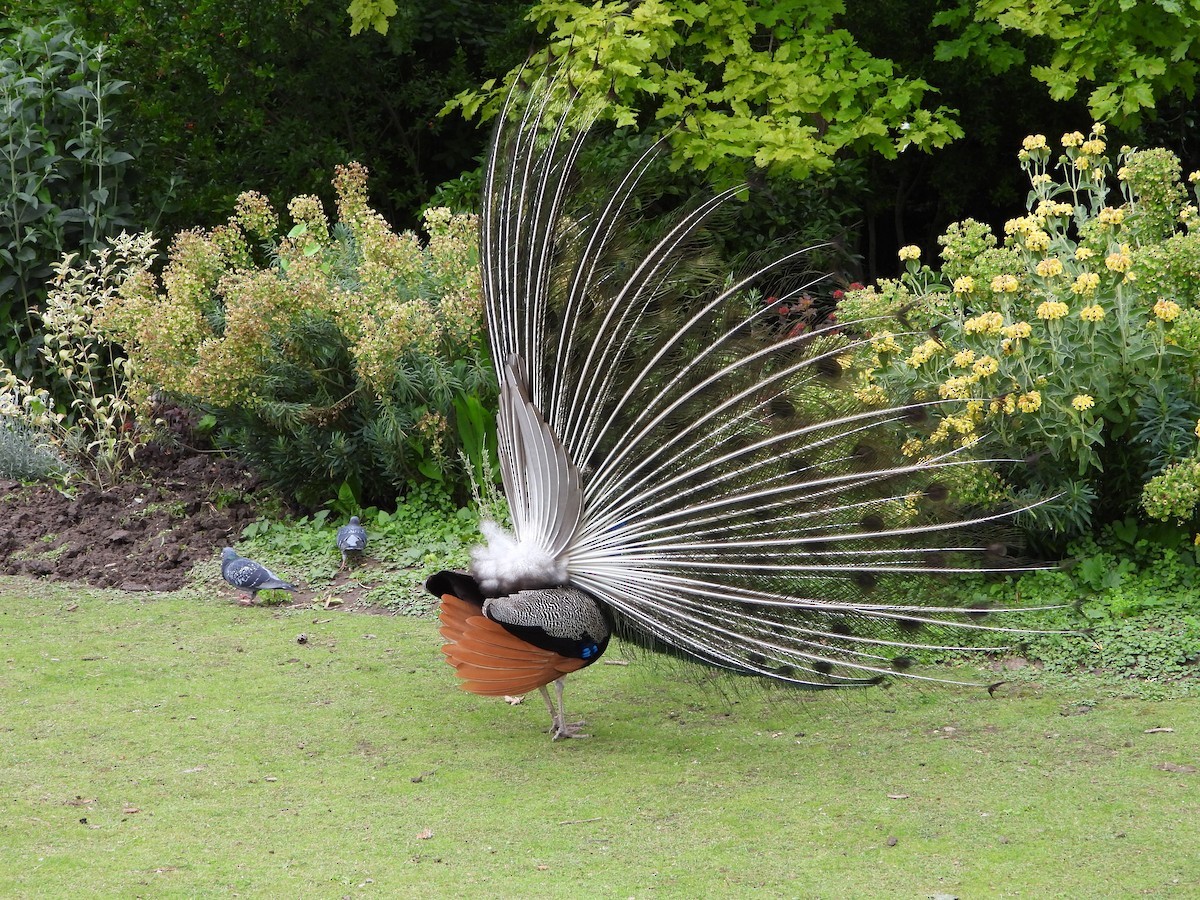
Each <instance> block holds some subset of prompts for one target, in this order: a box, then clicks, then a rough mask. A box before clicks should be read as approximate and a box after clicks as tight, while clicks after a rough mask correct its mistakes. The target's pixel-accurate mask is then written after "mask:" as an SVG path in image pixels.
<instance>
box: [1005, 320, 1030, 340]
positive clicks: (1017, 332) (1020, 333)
mask: <svg viewBox="0 0 1200 900" xmlns="http://www.w3.org/2000/svg"><path fill="white" fill-rule="evenodd" d="M1000 332H1001V334H1003V335H1004V336H1005V337H1006V338H1010V339H1012V340H1020V339H1021V338H1027V337H1029V336H1030V335H1031V334H1033V326H1032V325H1030V324H1029V323H1028V322H1013V323H1012V324H1011V325H1005V326H1004V328H1002V329H1001V330H1000Z"/></svg>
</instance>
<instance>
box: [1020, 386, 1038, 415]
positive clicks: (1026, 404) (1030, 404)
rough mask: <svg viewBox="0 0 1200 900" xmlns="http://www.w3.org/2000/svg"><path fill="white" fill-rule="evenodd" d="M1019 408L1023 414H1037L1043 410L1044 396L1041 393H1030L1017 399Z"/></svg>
mask: <svg viewBox="0 0 1200 900" xmlns="http://www.w3.org/2000/svg"><path fill="white" fill-rule="evenodd" d="M1017 408H1018V409H1019V410H1021V412H1026V413H1031V412H1037V411H1038V410H1039V409H1041V408H1042V395H1041V393H1040V392H1039V391H1030V392H1029V393H1027V394H1022V395H1021V396H1020V397H1018V398H1017Z"/></svg>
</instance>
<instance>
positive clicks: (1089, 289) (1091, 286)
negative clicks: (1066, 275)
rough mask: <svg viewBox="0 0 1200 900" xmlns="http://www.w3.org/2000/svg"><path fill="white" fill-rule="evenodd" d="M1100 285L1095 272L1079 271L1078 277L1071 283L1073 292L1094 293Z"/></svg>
mask: <svg viewBox="0 0 1200 900" xmlns="http://www.w3.org/2000/svg"><path fill="white" fill-rule="evenodd" d="M1099 286H1100V276H1099V275H1097V274H1096V273H1095V272H1080V273H1079V277H1077V278H1076V279H1075V282H1074V283H1073V284H1072V285H1071V293H1073V294H1094V293H1096V288H1098V287H1099Z"/></svg>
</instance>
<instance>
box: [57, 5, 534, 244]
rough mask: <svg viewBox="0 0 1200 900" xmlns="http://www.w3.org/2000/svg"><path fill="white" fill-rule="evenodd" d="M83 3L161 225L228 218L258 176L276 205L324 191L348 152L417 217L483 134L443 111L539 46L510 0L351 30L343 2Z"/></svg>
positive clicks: (391, 208) (148, 201)
mask: <svg viewBox="0 0 1200 900" xmlns="http://www.w3.org/2000/svg"><path fill="white" fill-rule="evenodd" d="M77 6H79V7H80V9H79V13H78V18H79V20H80V23H81V27H82V28H84V29H85V30H86V31H87V33H88V34H89V35H93V36H101V35H103V36H104V38H105V40H106V42H108V43H110V44H111V45H112V46H113V47H114V48H115V50H116V51H117V53H118V54H119V56H118V59H117V65H118V69H117V72H118V74H119V76H120V77H121V78H123V79H125V80H127V81H129V82H131V83H132V84H133V85H134V86H135V88H136V89H135V90H134V91H132V93H131V95H130V98H129V105H128V109H127V119H128V121H129V123H130V124H131V125H132V126H133V127H135V128H136V133H137V134H139V135H142V136H143V137H144V139H145V140H146V142H147V146H146V148H145V150H144V152H143V153H142V154H141V155H140V156H139V159H138V173H139V175H140V176H141V180H140V182H139V185H138V199H139V200H140V209H141V218H142V221H143V222H145V223H146V224H147V225H148V226H149V227H152V228H153V229H154V230H155V231H156V232H159V233H163V232H164V231H166V232H170V231H174V230H177V229H180V228H187V227H190V226H193V225H197V224H199V225H203V226H211V225H215V224H217V223H219V222H220V221H221V220H222V219H223V217H224V215H226V214H227V212H228V210H229V209H231V208H232V206H233V203H234V201H235V198H236V197H237V195H238V194H239V193H241V191H242V190H243V189H244V188H245V187H246V186H247V185H268V186H270V190H271V194H270V199H271V200H272V202H273V203H275V204H276V205H277V206H279V207H282V206H283V205H284V204H285V203H286V202H287V200H289V199H290V198H291V197H294V196H296V195H298V194H310V193H311V194H319V195H321V196H323V198H325V199H328V191H327V186H326V178H327V173H328V172H330V171H332V170H333V168H334V166H336V165H340V164H344V163H346V162H349V161H350V160H361V161H363V162H364V163H365V164H366V165H368V166H369V167H370V169H371V171H372V173H374V178H375V184H376V189H377V192H378V201H377V202H378V203H379V207H380V209H381V210H382V211H383V213H384V214H385V215H386V216H387V218H388V219H389V221H392V222H395V223H397V224H399V225H402V226H404V227H415V226H416V225H418V224H419V217H418V214H417V211H418V209H419V208H420V207H421V206H422V204H423V203H424V202H425V200H426V199H427V198H428V196H429V195H430V193H432V191H433V189H434V187H435V186H436V185H438V184H440V183H441V182H443V181H445V180H447V179H449V178H453V177H455V176H456V175H458V174H459V173H460V172H461V171H462V170H463V169H464V168H466V167H468V166H469V165H471V161H472V159H473V158H474V157H476V156H477V155H478V154H479V153H480V151H481V149H482V145H483V143H484V142H485V140H486V136H485V135H483V134H479V133H476V131H475V129H474V128H472V127H470V126H469V125H468V124H467V123H464V122H461V121H459V122H454V121H449V120H440V119H438V117H437V111H438V110H439V109H440V108H441V106H442V105H443V104H444V103H445V102H446V100H447V99H448V98H449V97H451V96H453V95H454V94H455V93H457V92H458V91H461V90H464V89H465V88H467V87H468V86H470V85H472V84H476V83H478V81H479V80H481V79H483V78H485V77H488V76H489V75H491V74H494V73H495V72H497V71H503V70H505V69H507V68H508V67H510V66H512V65H513V64H515V63H516V62H517V61H518V60H519V59H520V58H521V57H522V56H523V55H524V48H525V46H526V45H527V44H528V40H527V39H526V38H525V37H524V36H523V34H521V32H523V31H525V30H526V28H527V26H524V25H523V24H522V23H521V22H520V9H521V4H520V3H518V2H515V0H502V2H494V0H408V2H405V3H404V4H403V9H401V10H400V11H399V13H398V16H397V18H396V20H394V22H393V26H392V28H391V29H390V31H389V33H388V35H387V36H386V38H385V37H382V36H380V35H379V34H376V33H374V32H371V33H367V34H361V35H359V36H358V37H351V35H350V30H349V27H348V26H349V24H350V19H349V17H348V16H347V14H346V6H347V4H346V2H345V0H282V2H272V3H247V2H245V0H90V2H88V3H86V4H77ZM164 207H165V208H164ZM160 210H161V211H162V217H161V219H158V218H156V217H157V216H158V214H159V212H160Z"/></svg>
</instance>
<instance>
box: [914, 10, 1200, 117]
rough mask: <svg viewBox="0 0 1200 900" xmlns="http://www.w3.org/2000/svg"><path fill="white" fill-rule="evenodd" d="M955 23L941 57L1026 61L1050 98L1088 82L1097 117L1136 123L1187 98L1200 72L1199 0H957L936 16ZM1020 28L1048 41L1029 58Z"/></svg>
mask: <svg viewBox="0 0 1200 900" xmlns="http://www.w3.org/2000/svg"><path fill="white" fill-rule="evenodd" d="M934 25H935V26H944V27H947V28H950V29H953V31H954V32H955V36H954V37H952V38H947V39H946V40H945V41H943V42H942V44H941V46H940V47H939V48H938V58H939V59H952V58H967V57H970V58H971V59H974V60H976V61H978V62H979V63H980V64H982V65H985V66H987V67H989V68H991V69H992V70H993V71H1004V70H1006V69H1008V68H1010V67H1013V66H1017V65H1021V64H1025V63H1031V67H1030V72H1031V73H1032V74H1033V76H1034V77H1035V78H1037V79H1038V80H1039V81H1041V82H1043V83H1044V84H1045V85H1046V86H1047V87H1048V88H1049V89H1050V96H1051V97H1053V98H1054V99H1056V100H1065V99H1068V98H1071V97H1074V96H1075V95H1076V93H1077V92H1079V91H1080V90H1081V88H1084V87H1090V91H1089V93H1088V98H1087V100H1088V107H1089V109H1090V111H1091V114H1092V117H1093V118H1094V119H1096V120H1097V121H1101V122H1114V123H1119V124H1125V125H1136V124H1137V123H1138V122H1139V121H1140V120H1141V119H1142V118H1143V117H1144V116H1145V115H1146V114H1147V113H1150V112H1152V111H1153V110H1154V109H1155V107H1156V105H1157V104H1158V103H1159V102H1160V101H1162V100H1164V99H1166V98H1169V97H1171V96H1173V95H1174V96H1177V97H1181V98H1183V99H1184V100H1187V101H1191V100H1192V99H1193V98H1194V97H1195V94H1196V79H1197V76H1198V75H1200V2H1196V0H1154V2H1149V3H1138V2H1135V0H1033V2H1014V0H959V2H958V3H956V4H955V5H954V6H953V7H952V8H950V9H946V10H943V11H941V12H939V13H938V15H937V16H935V18H934ZM1020 35H1025V36H1028V37H1031V38H1035V39H1037V41H1039V42H1040V43H1042V44H1043V45H1048V47H1049V50H1050V52H1049V58H1048V59H1047V60H1045V61H1044V62H1042V61H1039V60H1037V59H1034V60H1029V59H1028V58H1027V53H1026V50H1025V48H1024V47H1023V46H1022V43H1021V41H1020V40H1019V36H1020Z"/></svg>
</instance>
